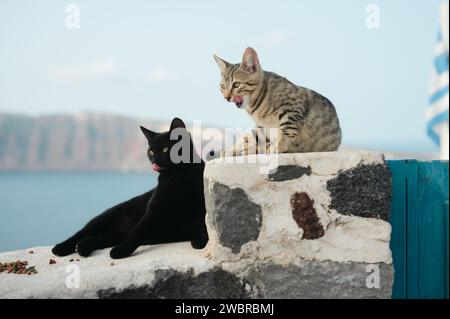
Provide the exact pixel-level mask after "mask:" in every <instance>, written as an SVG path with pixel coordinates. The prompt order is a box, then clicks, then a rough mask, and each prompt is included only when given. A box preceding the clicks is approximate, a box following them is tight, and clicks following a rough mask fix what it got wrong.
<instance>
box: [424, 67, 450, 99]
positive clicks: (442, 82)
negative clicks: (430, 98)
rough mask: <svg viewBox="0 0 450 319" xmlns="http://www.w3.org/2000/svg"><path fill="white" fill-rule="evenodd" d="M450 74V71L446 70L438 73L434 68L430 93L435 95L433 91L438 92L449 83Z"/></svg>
mask: <svg viewBox="0 0 450 319" xmlns="http://www.w3.org/2000/svg"><path fill="white" fill-rule="evenodd" d="M448 76H449V71H448V70H447V71H445V72H444V73H442V74H438V73H437V72H436V70H435V69H434V68H433V70H432V75H431V83H432V84H431V87H430V90H429V92H428V93H429V94H430V95H433V93H435V92H438V91H440V90H442V89H443V88H445V87H446V86H447V85H448Z"/></svg>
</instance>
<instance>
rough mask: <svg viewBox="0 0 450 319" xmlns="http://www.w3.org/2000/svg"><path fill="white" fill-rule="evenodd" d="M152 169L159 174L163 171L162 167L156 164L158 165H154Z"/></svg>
mask: <svg viewBox="0 0 450 319" xmlns="http://www.w3.org/2000/svg"><path fill="white" fill-rule="evenodd" d="M152 169H153V170H154V171H155V172H159V171H160V170H161V167H160V166H159V165H158V164H156V163H152Z"/></svg>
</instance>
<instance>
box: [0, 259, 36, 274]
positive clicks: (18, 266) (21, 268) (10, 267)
mask: <svg viewBox="0 0 450 319" xmlns="http://www.w3.org/2000/svg"><path fill="white" fill-rule="evenodd" d="M27 266H28V261H26V260H24V261H20V260H17V261H13V262H10V263H0V273H2V272H4V271H6V272H7V273H8V274H10V273H14V274H18V275H32V274H37V271H36V269H35V266H31V267H27Z"/></svg>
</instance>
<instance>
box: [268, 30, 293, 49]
mask: <svg viewBox="0 0 450 319" xmlns="http://www.w3.org/2000/svg"><path fill="white" fill-rule="evenodd" d="M287 40H288V36H287V34H285V33H281V32H271V33H269V34H267V35H266V36H265V37H264V38H263V40H262V46H264V47H266V48H269V49H270V48H273V47H276V46H279V45H281V44H283V43H285V42H286V41H287Z"/></svg>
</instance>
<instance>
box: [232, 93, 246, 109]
mask: <svg viewBox="0 0 450 319" xmlns="http://www.w3.org/2000/svg"><path fill="white" fill-rule="evenodd" d="M233 102H234V103H235V104H236V106H237V107H241V106H242V103H243V102H244V99H243V98H242V96H240V95H238V96H235V97H234V98H233Z"/></svg>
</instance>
